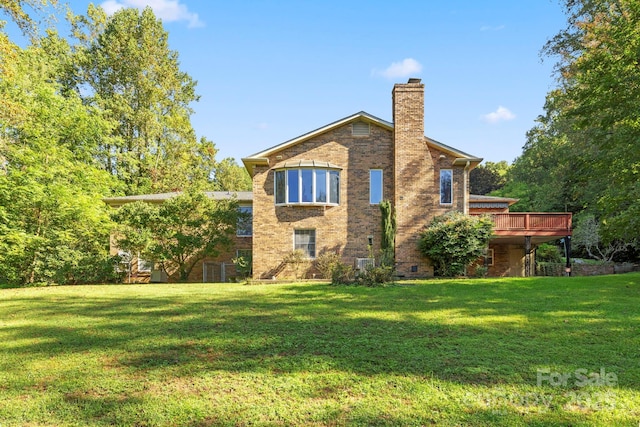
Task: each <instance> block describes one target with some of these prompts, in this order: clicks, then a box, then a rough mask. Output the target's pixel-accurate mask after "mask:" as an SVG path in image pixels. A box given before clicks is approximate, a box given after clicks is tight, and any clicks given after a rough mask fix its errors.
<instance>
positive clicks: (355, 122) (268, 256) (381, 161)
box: [242, 79, 571, 278]
mask: <svg viewBox="0 0 640 427" xmlns="http://www.w3.org/2000/svg"><path fill="white" fill-rule="evenodd" d="M392 107H393V123H390V122H387V121H384V120H382V119H379V118H377V117H374V116H372V115H370V114H368V113H365V112H359V113H356V114H354V115H352V116H349V117H346V118H344V119H341V120H338V121H336V122H333V123H331V124H328V125H326V126H324V127H321V128H319V129H316V130H314V131H312V132H309V133H307V134H304V135H302V136H299V137H297V138H294V139H292V140H290V141H287V142H284V143H282V144H280V145H277V146H275V147H272V148H269V149H267V150H264V151H261V152H259V153H256V154H254V155H251V156H249V157H246V158H244V159H242V160H243V162H244V164H245V166H246V168H247V170H248V171H249V173H250V175H251V176H252V178H253V214H254V218H253V224H254V225H253V229H254V235H253V274H254V277H255V278H271V277H282V275H286V274H287V272H286V265H284V264H283V259H284V258H285V256H286V255H287V254H288V253H290V252H291V251H292V250H293V249H302V250H304V251H305V252H306V253H307V255H308V256H309V258H314V257H315V256H317V255H318V254H320V253H322V252H323V251H332V252H337V253H339V254H340V255H341V256H342V258H343V260H344V261H345V262H347V263H354V262H355V260H356V259H358V258H366V257H368V256H369V253H370V252H371V250H370V247H371V248H372V249H373V251H372V252H373V253H374V254H375V253H377V252H378V251H379V249H380V238H381V218H380V215H381V214H380V210H379V203H380V201H381V200H384V199H387V200H389V201H391V202H392V204H393V206H394V207H395V211H396V219H397V235H396V247H395V250H396V262H397V273H398V275H400V276H401V277H407V278H409V277H425V276H431V275H433V268H432V267H431V265H430V264H429V262H428V260H426V259H425V258H424V257H422V256H421V255H420V253H419V252H418V248H417V241H418V238H419V233H420V231H421V230H422V228H423V227H424V226H425V225H426V224H428V223H429V222H430V221H431V219H432V218H433V217H434V216H436V215H440V214H443V213H445V212H447V211H451V210H457V211H461V212H464V213H466V214H480V213H489V214H492V215H493V216H494V217H495V218H498V219H499V220H500V221H499V222H497V223H496V229H495V231H496V236H495V238H494V240H493V241H492V243H491V245H490V248H489V251H488V254H489V256H488V262H489V266H488V267H489V274H490V275H494V276H501V275H517V276H521V275H531V272H532V270H531V265H532V263H533V255H532V251H533V249H534V248H535V245H537V244H539V243H541V242H543V241H548V240H553V239H556V238H558V237H564V236H568V235H570V234H571V215H570V214H526V215H525V216H522V215H520V214H510V213H508V210H509V206H510V204H513V203H515V202H516V200H514V199H501V198H490V197H486V196H484V197H483V196H472V195H470V194H469V186H468V182H469V172H470V171H471V169H473V168H474V167H475V166H477V165H478V164H479V163H480V162H481V161H482V159H481V158H479V157H476V156H473V155H470V154H467V153H464V152H462V151H460V150H457V149H455V148H452V147H449V146H447V145H445V144H442V143H440V142H437V141H435V140H433V139H431V138H428V137H426V136H425V135H424V85H423V84H422V83H421V82H420V80H419V79H409V81H408V82H407V83H405V84H396V85H395V86H394V88H393V92H392ZM525 220H526V221H527V223H526V224H525V222H524V221H525ZM529 221H531V222H529Z"/></svg>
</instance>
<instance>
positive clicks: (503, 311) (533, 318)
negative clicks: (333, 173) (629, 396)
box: [0, 276, 640, 390]
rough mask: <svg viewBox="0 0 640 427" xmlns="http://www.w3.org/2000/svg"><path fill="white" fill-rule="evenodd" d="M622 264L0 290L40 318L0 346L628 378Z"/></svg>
mask: <svg viewBox="0 0 640 427" xmlns="http://www.w3.org/2000/svg"><path fill="white" fill-rule="evenodd" d="M633 277H634V279H632V280H631V281H630V282H629V283H628V284H626V285H623V286H620V285H619V284H616V285H615V286H614V285H607V284H599V283H598V281H597V280H595V279H594V280H581V281H580V282H578V281H577V280H575V279H568V280H567V279H564V280H563V279H554V280H550V281H548V282H546V281H542V282H540V281H539V280H538V281H536V282H533V281H526V280H519V281H514V282H500V283H498V284H495V283H492V282H490V281H486V282H480V283H478V282H473V284H471V282H465V281H458V282H452V281H448V282H444V281H443V282H438V281H434V282H429V283H428V284H427V285H418V286H401V287H400V286H398V287H389V288H378V289H369V288H353V287H332V286H329V285H319V284H314V285H290V286H283V287H281V288H280V290H279V291H278V292H264V293H263V292H260V290H259V289H258V287H257V288H256V289H257V290H256V292H253V291H252V290H249V291H247V292H237V293H234V292H230V293H228V294H222V295H219V296H208V297H207V296H206V294H202V293H201V294H198V295H199V296H200V295H203V297H202V298H200V297H199V296H198V297H193V296H190V295H189V294H176V295H171V296H163V297H154V296H153V295H152V294H153V289H154V288H153V287H154V286H160V285H150V286H149V288H148V292H147V291H146V290H145V292H143V295H144V296H135V297H119V296H116V295H117V294H115V293H114V296H105V297H103V298H95V297H85V298H82V299H79V298H75V299H73V298H68V299H63V300H55V301H54V300H52V299H51V298H48V297H33V298H25V299H24V300H20V299H12V300H5V301H0V313H3V316H5V319H11V318H12V317H16V316H25V317H26V318H32V319H40V320H41V319H48V321H47V322H46V323H47V324H43V323H44V322H42V321H39V322H38V324H36V325H34V324H26V325H24V326H12V327H5V328H3V329H2V336H3V337H4V339H5V340H9V341H10V342H12V343H13V344H10V345H8V348H9V350H8V351H22V352H23V353H24V354H25V355H28V356H27V357H28V358H34V359H35V358H50V357H55V356H56V355H59V354H65V353H76V352H84V351H92V350H98V349H109V354H110V355H112V356H111V357H113V360H110V361H109V366H108V367H114V366H116V367H118V368H124V369H129V370H131V371H132V373H135V374H145V373H155V374H157V375H162V376H187V375H194V374H195V373H197V372H205V371H206V372H211V371H216V370H225V371H233V372H268V373H275V374H286V373H294V372H300V371H308V372H324V371H327V370H340V371H348V372H353V373H357V374H361V375H375V374H378V373H392V374H400V375H406V374H408V375H416V376H424V377H431V376H432V377H435V378H440V379H443V380H446V381H453V382H457V383H472V384H485V385H495V384H520V385H522V384H525V385H531V386H534V385H535V384H536V370H537V369H538V368H544V367H547V368H551V369H552V370H553V371H558V372H570V371H574V370H575V369H578V368H583V369H587V370H589V372H598V370H599V369H600V368H601V367H606V369H607V370H608V371H610V372H611V371H612V372H615V373H616V374H617V375H618V378H619V380H620V385H621V386H624V387H629V388H633V389H636V390H637V389H638V388H640V384H639V383H640V372H639V369H638V367H637V363H636V361H637V359H638V357H640V350H639V348H640V342H639V338H638V336H637V330H638V323H639V319H638V310H637V301H638V296H639V293H640V288H639V286H638V284H637V283H635V282H634V281H633V280H636V279H637V278H638V276H633ZM533 283H536V285H534V284H533ZM616 283H617V282H616ZM194 286H196V285H194ZM265 286H268V285H265ZM9 303H12V304H13V305H12V304H9ZM11 307H29V312H28V313H27V312H24V311H21V310H23V309H18V308H15V309H14V310H13V311H12V309H11ZM69 317H71V318H73V319H74V321H73V322H69V320H68V319H69ZM34 337H38V338H39V339H38V340H37V342H36V343H33V342H30V341H29V339H31V338H34ZM5 342H7V341H5ZM21 342H24V344H21ZM2 351H5V347H2V346H0V355H2ZM108 367H107V368H108Z"/></svg>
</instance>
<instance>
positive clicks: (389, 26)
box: [70, 0, 565, 162]
mask: <svg viewBox="0 0 640 427" xmlns="http://www.w3.org/2000/svg"><path fill="white" fill-rule="evenodd" d="M70 3H71V6H72V8H73V9H74V11H75V12H76V13H84V12H85V11H86V8H87V5H88V4H89V2H88V1H84V0H77V1H71V2H70ZM95 3H96V4H100V5H102V6H103V7H104V8H105V9H107V11H114V10H116V9H117V8H118V7H144V6H145V5H149V6H151V7H152V8H153V9H154V11H155V12H156V15H157V16H158V17H160V18H161V19H162V20H163V23H164V24H165V28H166V29H167V31H168V32H169V42H170V45H171V48H172V49H174V50H176V51H178V53H179V57H180V62H181V68H182V70H183V71H186V72H187V73H188V74H189V75H191V77H193V78H194V79H195V80H197V81H198V86H197V92H198V94H199V95H201V99H200V101H199V102H198V103H196V104H194V105H193V108H194V110H195V114H194V115H193V117H192V122H193V126H194V128H195V130H196V133H197V134H198V136H205V137H207V138H208V139H210V140H212V141H214V142H215V143H216V145H217V147H218V149H219V150H220V151H219V158H223V157H234V158H236V159H237V160H238V161H239V160H240V158H242V157H246V156H248V155H250V154H253V153H255V152H258V151H261V150H263V149H265V148H268V147H271V146H273V145H276V144H279V143H281V142H284V141H286V140H289V139H291V138H294V137H297V136H299V135H301V134H304V133H306V132H308V131H311V130H314V129H316V128H319V127H321V126H324V125H325V124H328V123H331V122H333V121H335V120H338V119H341V118H343V117H346V116H349V115H351V114H353V113H356V112H358V111H361V110H364V111H366V112H368V113H370V114H373V115H375V116H378V117H380V118H382V119H384V120H388V121H391V118H392V117H391V90H392V88H393V84H394V83H404V82H406V81H407V79H408V78H409V77H418V78H421V79H422V81H423V83H424V84H425V86H426V87H425V104H426V105H425V133H426V134H427V135H428V136H429V137H431V138H433V139H436V140H438V141H440V142H443V143H445V144H448V145H451V146H453V147H456V148H458V149H460V150H462V151H465V152H467V153H469V154H472V155H476V156H479V157H483V158H484V159H485V160H489V161H500V160H507V161H509V162H511V161H513V159H514V158H515V157H517V156H518V155H519V154H520V153H521V151H522V146H523V145H524V143H525V141H526V136H525V134H526V132H527V130H529V129H530V128H531V127H533V126H534V120H535V119H536V117H537V116H538V115H539V114H541V113H542V108H543V105H544V100H545V95H546V93H547V92H548V91H549V90H550V89H552V88H553V87H554V86H555V81H554V79H553V76H552V75H551V72H552V68H553V60H552V59H546V60H545V61H544V62H541V58H540V56H539V52H540V49H541V48H542V46H543V45H544V43H545V42H546V41H547V40H548V39H549V38H551V37H552V36H553V35H555V34H556V33H557V32H558V31H559V30H560V29H562V28H563V27H564V26H565V16H564V15H563V13H562V10H561V6H560V5H559V3H558V0H519V1H513V0H484V1H477V0H448V1H433V0H421V1H420V0H413V1H408V0H394V1H389V0H385V1H379V0H366V1H361V0H342V1H335V0H322V1H321V0H314V1H301V0H300V1H293V0H247V1H245V0H237V1H222V0H216V1H209V0H206V1H205V0H108V1H96V2H95Z"/></svg>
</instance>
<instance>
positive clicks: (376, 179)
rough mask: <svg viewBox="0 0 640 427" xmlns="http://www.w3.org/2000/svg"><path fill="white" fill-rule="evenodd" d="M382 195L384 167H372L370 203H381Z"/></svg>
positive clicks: (370, 172) (370, 174)
mask: <svg viewBox="0 0 640 427" xmlns="http://www.w3.org/2000/svg"><path fill="white" fill-rule="evenodd" d="M382 195H383V194H382V169H371V170H369V203H370V204H372V205H377V204H380V202H382Z"/></svg>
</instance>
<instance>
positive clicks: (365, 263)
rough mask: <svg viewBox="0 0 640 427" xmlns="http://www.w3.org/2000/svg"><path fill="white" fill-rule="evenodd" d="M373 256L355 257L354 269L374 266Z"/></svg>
mask: <svg viewBox="0 0 640 427" xmlns="http://www.w3.org/2000/svg"><path fill="white" fill-rule="evenodd" d="M375 263H376V260H375V258H356V270H366V269H367V268H372V267H375Z"/></svg>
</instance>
